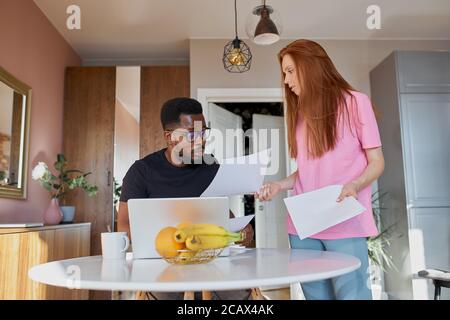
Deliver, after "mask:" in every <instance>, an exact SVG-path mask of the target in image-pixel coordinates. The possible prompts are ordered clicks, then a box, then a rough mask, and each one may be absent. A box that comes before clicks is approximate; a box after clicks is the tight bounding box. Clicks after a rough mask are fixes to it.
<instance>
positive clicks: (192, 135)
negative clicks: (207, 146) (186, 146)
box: [165, 127, 211, 142]
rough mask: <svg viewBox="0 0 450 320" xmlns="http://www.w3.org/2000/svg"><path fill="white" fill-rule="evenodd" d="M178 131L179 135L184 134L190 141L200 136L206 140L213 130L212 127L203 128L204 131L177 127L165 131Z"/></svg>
mask: <svg viewBox="0 0 450 320" xmlns="http://www.w3.org/2000/svg"><path fill="white" fill-rule="evenodd" d="M175 131H176V132H177V134H179V135H184V136H185V137H186V139H187V140H188V141H189V142H192V141H195V140H197V139H198V138H202V140H206V139H208V137H209V134H210V132H211V128H208V127H206V128H203V129H202V131H187V130H185V129H176V130H165V132H175Z"/></svg>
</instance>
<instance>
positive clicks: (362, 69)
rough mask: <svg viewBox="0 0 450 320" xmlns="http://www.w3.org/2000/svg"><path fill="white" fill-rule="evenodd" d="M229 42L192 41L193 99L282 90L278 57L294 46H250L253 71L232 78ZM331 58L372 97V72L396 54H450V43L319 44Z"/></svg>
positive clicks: (350, 41)
mask: <svg viewBox="0 0 450 320" xmlns="http://www.w3.org/2000/svg"><path fill="white" fill-rule="evenodd" d="M227 41H228V40H226V39H221V40H209V39H204V40H203V39H193V40H190V67H191V96H192V97H193V98H196V97H197V89H198V88H240V87H244V88H275V87H280V86H281V73H280V70H279V65H278V60H277V53H278V52H279V50H280V49H281V48H283V47H284V46H286V45H287V44H289V43H290V42H291V40H282V41H279V42H278V43H276V44H274V45H271V46H267V47H263V46H256V45H253V44H252V43H251V42H250V41H249V40H244V41H246V43H247V44H248V45H249V46H250V49H251V51H252V54H253V60H252V66H251V69H250V70H249V71H248V72H246V73H242V74H232V73H229V72H228V71H226V70H225V69H224V68H223V65H222V54H223V47H224V46H225V44H226V43H227ZM317 42H318V43H320V44H321V45H322V46H323V47H324V48H325V50H326V51H327V52H328V54H329V55H330V57H331V59H332V60H333V62H334V63H335V65H336V67H337V69H338V70H339V72H340V73H341V74H342V75H343V76H344V78H345V79H346V80H347V81H348V82H350V84H351V85H353V86H354V87H355V88H356V89H357V90H360V91H362V92H365V93H367V94H370V82H369V72H370V70H371V69H373V68H374V67H375V66H376V65H377V64H378V63H380V62H381V61H382V60H383V59H384V58H385V57H386V56H388V55H389V54H390V53H391V52H392V51H393V50H450V40H317Z"/></svg>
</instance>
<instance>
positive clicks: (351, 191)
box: [336, 182, 359, 202]
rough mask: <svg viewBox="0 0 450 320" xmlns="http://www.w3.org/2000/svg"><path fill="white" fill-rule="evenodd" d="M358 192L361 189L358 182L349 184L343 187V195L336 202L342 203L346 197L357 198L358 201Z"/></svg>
mask: <svg viewBox="0 0 450 320" xmlns="http://www.w3.org/2000/svg"><path fill="white" fill-rule="evenodd" d="M358 191H359V187H358V184H357V183H356V182H350V183H347V184H345V185H344V186H343V187H342V191H341V194H340V195H339V197H338V198H337V200H336V201H337V202H341V201H342V200H344V198H346V197H355V199H358Z"/></svg>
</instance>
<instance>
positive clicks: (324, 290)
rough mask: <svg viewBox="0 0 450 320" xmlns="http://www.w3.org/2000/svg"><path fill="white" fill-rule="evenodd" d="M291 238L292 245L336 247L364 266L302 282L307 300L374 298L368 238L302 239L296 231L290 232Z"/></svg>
mask: <svg viewBox="0 0 450 320" xmlns="http://www.w3.org/2000/svg"><path fill="white" fill-rule="evenodd" d="M289 242H290V244H291V248H292V249H310V250H320V251H334V252H340V253H345V254H349V255H352V256H355V257H357V258H358V259H359V260H361V267H360V268H359V269H357V270H355V271H353V272H350V273H347V274H345V275H342V276H339V277H336V278H333V279H327V280H320V281H314V282H308V283H302V284H301V286H302V290H303V294H304V295H305V298H306V299H307V300H372V291H371V290H370V289H369V288H370V282H369V257H368V254H367V242H366V238H346V239H337V240H319V239H312V238H306V239H303V240H300V238H299V237H298V236H296V235H289Z"/></svg>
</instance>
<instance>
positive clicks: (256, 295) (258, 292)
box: [252, 288, 265, 300]
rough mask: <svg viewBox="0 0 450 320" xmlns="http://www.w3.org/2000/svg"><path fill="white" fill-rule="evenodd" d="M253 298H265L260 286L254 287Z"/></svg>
mask: <svg viewBox="0 0 450 320" xmlns="http://www.w3.org/2000/svg"><path fill="white" fill-rule="evenodd" d="M252 299H253V300H265V299H264V296H263V295H262V293H261V290H259V288H252Z"/></svg>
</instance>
